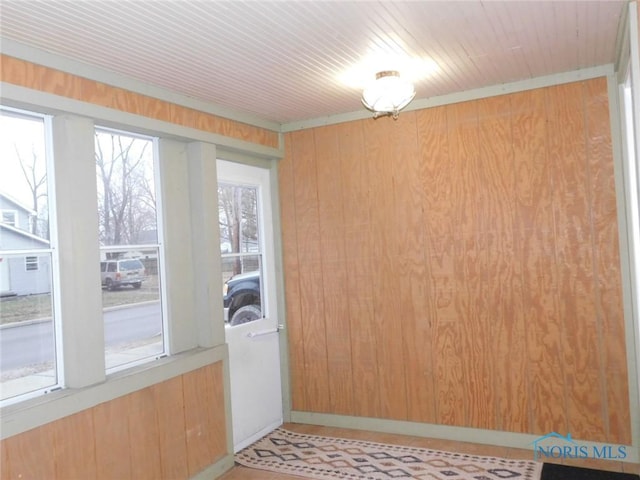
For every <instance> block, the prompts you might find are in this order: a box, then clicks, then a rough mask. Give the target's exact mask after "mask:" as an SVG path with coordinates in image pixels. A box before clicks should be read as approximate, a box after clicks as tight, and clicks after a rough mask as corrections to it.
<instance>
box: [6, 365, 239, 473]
mask: <svg viewBox="0 0 640 480" xmlns="http://www.w3.org/2000/svg"><path fill="white" fill-rule="evenodd" d="M223 380H224V379H223V371H222V363H221V362H217V363H215V364H213V365H209V366H206V367H203V368H200V369H198V370H195V371H193V372H189V373H187V374H184V375H181V376H178V377H174V378H173V379H170V380H167V381H165V382H162V383H159V384H156V385H153V386H151V387H148V388H145V389H142V390H139V391H136V392H133V393H131V394H129V395H125V396H123V397H119V398H116V399H114V400H112V401H110V402H106V403H102V404H99V405H97V406H95V407H93V408H90V409H88V410H84V411H82V412H79V413H77V414H74V415H71V416H69V417H65V418H62V419H60V420H57V421H55V422H52V423H49V424H46V425H44V426H42V427H39V428H36V429H33V430H29V431H27V432H24V433H22V434H19V435H15V436H13V437H10V438H8V439H5V440H3V441H2V442H0V446H1V448H2V478H3V479H4V478H7V479H16V480H18V479H23V480H25V479H33V480H40V479H50V480H75V479H78V480H80V479H82V480H84V479H89V478H92V479H93V478H95V479H105V480H107V479H108V480H115V479H117V480H126V479H136V480H138V479H144V478H152V479H154V480H156V479H166V480H179V479H187V478H190V477H192V476H193V475H194V473H197V472H199V471H201V470H202V469H203V468H206V467H208V466H209V465H211V464H213V463H215V462H216V461H217V460H219V459H220V458H222V457H223V456H224V455H225V454H226V452H227V450H226V441H227V438H226V424H225V416H224V383H223Z"/></svg>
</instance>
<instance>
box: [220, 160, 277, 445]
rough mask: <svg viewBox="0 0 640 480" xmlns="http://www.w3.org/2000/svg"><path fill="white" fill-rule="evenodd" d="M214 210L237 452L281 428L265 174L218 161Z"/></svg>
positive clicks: (272, 246) (270, 219)
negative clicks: (216, 220) (222, 285)
mask: <svg viewBox="0 0 640 480" xmlns="http://www.w3.org/2000/svg"><path fill="white" fill-rule="evenodd" d="M218 209H219V215H220V251H221V256H222V271H223V272H222V274H223V281H224V282H225V292H224V295H225V319H226V327H225V332H226V339H227V343H228V345H229V368H230V380H231V415H232V423H233V445H234V451H235V452H237V451H239V450H241V449H242V448H244V447H246V446H247V445H250V444H251V443H253V442H254V441H255V440H257V439H259V438H260V437H262V436H264V435H265V434H267V433H269V432H270V431H271V430H273V429H275V428H277V427H278V426H280V425H282V390H281V381H280V345H279V340H280V338H279V337H280V335H279V331H280V329H279V326H278V312H277V303H276V296H275V291H274V288H275V285H276V281H275V268H274V242H273V239H274V232H273V219H272V212H271V192H270V184H269V171H268V170H267V169H264V168H258V167H250V166H246V165H240V164H236V163H232V162H227V161H224V160H218Z"/></svg>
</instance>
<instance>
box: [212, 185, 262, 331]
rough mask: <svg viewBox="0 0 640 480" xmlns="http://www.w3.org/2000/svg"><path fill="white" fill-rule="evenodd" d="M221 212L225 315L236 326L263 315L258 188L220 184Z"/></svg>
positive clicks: (229, 322)
mask: <svg viewBox="0 0 640 480" xmlns="http://www.w3.org/2000/svg"><path fill="white" fill-rule="evenodd" d="M218 212H219V218H220V251H221V253H222V281H223V283H224V290H223V303H224V315H225V321H226V322H227V325H228V326H236V325H240V324H243V323H247V322H251V321H254V320H257V319H259V318H262V317H263V308H262V297H263V296H262V255H261V252H260V239H259V231H260V229H259V225H260V221H259V218H258V189H257V188H256V187H254V186H246V185H232V184H220V185H219V187H218Z"/></svg>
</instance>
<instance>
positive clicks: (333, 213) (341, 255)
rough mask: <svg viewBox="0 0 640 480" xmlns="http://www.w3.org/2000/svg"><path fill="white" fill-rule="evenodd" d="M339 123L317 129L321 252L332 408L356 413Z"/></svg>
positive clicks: (316, 145)
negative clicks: (345, 293) (343, 229)
mask: <svg viewBox="0 0 640 480" xmlns="http://www.w3.org/2000/svg"><path fill="white" fill-rule="evenodd" d="M338 131H339V127H338V126H335V125H333V126H328V127H325V128H319V129H317V130H316V132H315V150H316V155H317V160H316V161H317V162H318V164H320V165H322V166H323V168H319V169H317V179H318V214H319V218H320V224H319V226H320V255H321V258H322V263H321V268H322V271H321V273H322V288H323V297H324V318H325V330H326V332H327V371H328V375H329V378H331V382H330V383H329V398H330V404H331V407H330V408H331V411H332V412H334V413H339V414H343V415H351V414H352V413H353V404H354V398H353V376H352V369H351V343H352V339H351V325H350V323H349V304H348V302H345V301H344V297H343V291H344V286H345V285H346V284H347V283H348V281H349V277H348V275H347V272H346V271H345V270H344V268H343V266H344V263H345V260H346V257H347V247H346V244H347V240H346V239H345V237H344V234H343V231H342V228H341V227H342V225H344V213H343V205H344V202H343V199H342V176H341V175H336V173H335V172H340V170H341V156H340V145H339V141H338Z"/></svg>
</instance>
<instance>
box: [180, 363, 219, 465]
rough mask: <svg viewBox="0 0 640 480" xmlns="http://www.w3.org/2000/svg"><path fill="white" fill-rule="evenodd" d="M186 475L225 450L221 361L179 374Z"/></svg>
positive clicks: (210, 461)
mask: <svg viewBox="0 0 640 480" xmlns="http://www.w3.org/2000/svg"><path fill="white" fill-rule="evenodd" d="M182 383H183V388H184V412H185V433H186V442H187V466H188V468H189V477H192V476H194V475H195V474H196V473H198V472H200V471H201V470H202V469H204V468H206V467H208V466H209V465H212V464H213V463H215V462H216V460H219V459H220V458H222V457H223V456H224V455H225V454H226V453H227V451H226V424H225V417H224V392H223V387H222V386H223V372H222V363H221V362H218V363H215V364H212V365H208V366H206V367H202V368H200V369H198V370H195V371H193V372H190V373H189V374H185V375H183V376H182Z"/></svg>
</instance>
